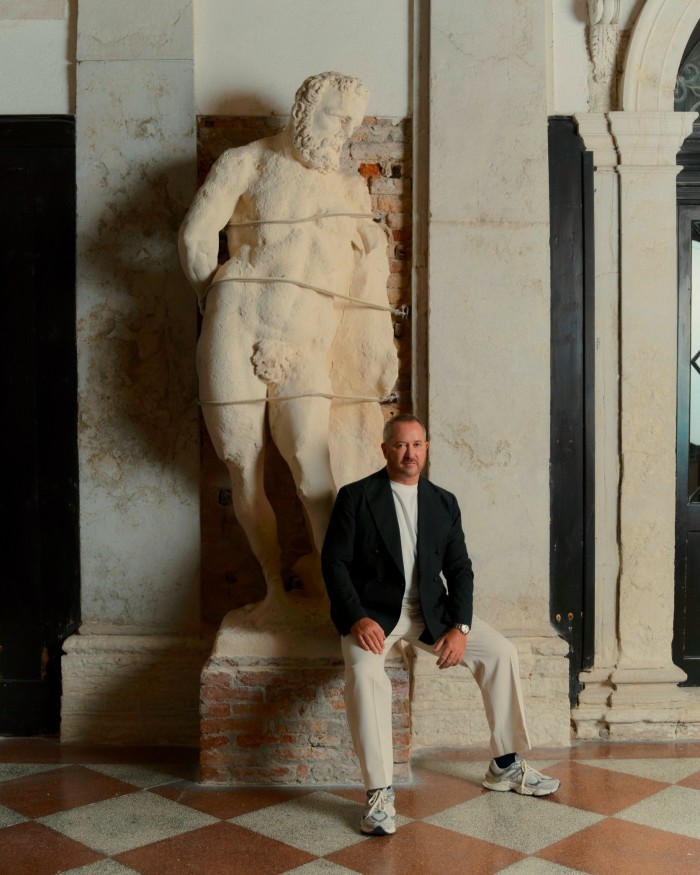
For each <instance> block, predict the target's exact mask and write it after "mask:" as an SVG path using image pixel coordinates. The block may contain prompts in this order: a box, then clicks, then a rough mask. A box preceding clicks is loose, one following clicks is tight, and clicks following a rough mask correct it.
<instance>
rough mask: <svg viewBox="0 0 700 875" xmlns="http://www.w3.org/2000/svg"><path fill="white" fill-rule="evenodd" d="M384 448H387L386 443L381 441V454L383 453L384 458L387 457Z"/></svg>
mask: <svg viewBox="0 0 700 875" xmlns="http://www.w3.org/2000/svg"><path fill="white" fill-rule="evenodd" d="M386 449H387V447H386V444H385V443H382V454H383V455H384V458H385V459H386V458H387V455H386Z"/></svg>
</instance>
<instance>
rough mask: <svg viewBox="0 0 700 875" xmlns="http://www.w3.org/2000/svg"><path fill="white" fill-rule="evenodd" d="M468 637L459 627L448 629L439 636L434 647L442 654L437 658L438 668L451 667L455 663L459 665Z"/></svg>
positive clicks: (435, 650) (435, 651)
mask: <svg viewBox="0 0 700 875" xmlns="http://www.w3.org/2000/svg"><path fill="white" fill-rule="evenodd" d="M468 637H469V636H468V635H465V634H464V633H463V632H460V631H459V629H448V630H447V632H445V634H444V635H441V636H440V637H439V638H438V640H437V641H436V642H435V646H434V647H433V652H434V653H439V654H440V655H439V656H438V660H437V666H438V668H451V667H452V666H453V665H459V663H460V662H461V661H462V657H463V656H464V651H465V649H466V647H467V638H468Z"/></svg>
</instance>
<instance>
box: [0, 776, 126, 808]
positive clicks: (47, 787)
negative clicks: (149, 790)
mask: <svg viewBox="0 0 700 875" xmlns="http://www.w3.org/2000/svg"><path fill="white" fill-rule="evenodd" d="M135 790H136V788H135V787H134V786H133V785H131V784H125V783H124V782H123V781H118V780H117V779H116V778H110V777H108V776H107V775H101V774H99V772H94V771H92V770H91V769H86V768H84V767H83V766H66V767H65V768H62V769H53V770H52V771H50V772H40V773H39V774H36V775H27V777H25V778H14V779H12V780H10V781H0V805H5V806H7V807H8V808H11V809H12V810H13V811H18V812H19V813H20V814H23V815H24V816H25V817H45V816H46V815H47V814H55V813H56V812H57V811H66V810H67V809H69V808H77V807H78V806H79V805H88V804H89V803H91V802H102V800H104V799H111V798H113V797H115V796H123V795H124V794H125V793H133V792H134V791H135Z"/></svg>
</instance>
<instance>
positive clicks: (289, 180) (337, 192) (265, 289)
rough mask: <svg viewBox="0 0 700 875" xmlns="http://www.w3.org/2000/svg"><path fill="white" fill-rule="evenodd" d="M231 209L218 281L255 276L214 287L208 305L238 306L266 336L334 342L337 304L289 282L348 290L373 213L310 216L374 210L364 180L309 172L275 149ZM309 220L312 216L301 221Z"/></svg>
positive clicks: (324, 343) (263, 157) (265, 156)
mask: <svg viewBox="0 0 700 875" xmlns="http://www.w3.org/2000/svg"><path fill="white" fill-rule="evenodd" d="M358 183H359V185H358ZM232 209H233V212H232V216H231V220H230V224H229V226H228V227H227V229H226V235H227V240H228V249H229V255H230V257H229V260H228V261H227V262H226V263H225V264H223V265H222V266H221V267H220V268H219V270H218V271H217V274H216V280H224V279H230V278H233V279H234V280H239V279H242V278H246V277H247V278H250V282H238V281H236V282H231V283H220V284H217V285H215V286H214V287H213V288H212V290H211V291H210V293H209V296H210V298H215V299H216V303H215V304H214V301H213V300H209V299H208V301H207V310H208V311H209V309H210V306H211V305H214V306H215V308H216V309H217V310H220V309H223V310H227V311H230V309H231V308H234V309H235V310H236V311H237V312H240V314H241V317H242V320H244V321H246V324H247V325H250V326H254V328H255V330H256V331H259V332H261V333H263V334H266V335H267V336H272V337H275V336H278V337H283V338H284V339H286V340H287V341H288V342H298V343H308V344H311V345H313V346H315V347H317V348H318V347H324V346H327V344H328V343H330V341H331V340H332V332H333V331H334V328H335V325H336V322H337V318H338V313H339V306H338V304H337V303H335V302H334V299H333V298H332V297H329V296H326V295H323V294H320V293H319V292H316V291H313V290H311V289H307V288H302V287H300V286H299V285H296V284H295V283H293V282H289V281H295V280H296V281H299V282H301V283H305V284H308V285H311V286H317V287H319V288H322V289H326V290H328V291H330V292H335V293H339V294H341V295H347V294H348V292H349V289H350V283H351V280H352V276H353V272H354V267H355V260H356V255H357V249H356V248H354V247H353V241H354V242H355V244H356V246H361V242H360V236H359V233H358V223H360V222H363V221H364V222H369V221H371V219H358V218H357V217H356V216H355V215H350V216H348V215H330V216H327V217H318V218H313V219H310V217H313V216H319V214H321V213H325V214H329V213H330V214H338V213H340V214H343V213H353V214H357V213H367V214H369V212H370V203H369V195H368V193H367V192H366V190H364V189H363V188H362V187H361V183H360V181H359V180H353V179H349V178H348V177H347V176H345V175H343V174H341V173H334V172H331V173H326V174H323V173H320V172H318V171H316V170H310V169H308V168H306V167H304V166H303V165H302V164H300V163H299V162H298V161H297V160H294V159H293V158H290V157H289V156H287V155H284V154H280V153H279V152H275V151H272V150H268V151H266V152H263V153H261V154H260V156H259V157H258V160H257V166H256V172H254V173H252V174H251V177H250V182H249V184H248V185H247V187H246V189H245V191H244V192H243V194H242V196H241V197H240V198H239V200H238V202H237V203H236V204H235V205H232ZM304 219H310V221H295V220H304ZM248 223H249V224H248ZM275 279H284V280H286V282H274V280H275ZM256 280H257V282H256ZM260 280H263V282H260ZM271 281H272V282H271Z"/></svg>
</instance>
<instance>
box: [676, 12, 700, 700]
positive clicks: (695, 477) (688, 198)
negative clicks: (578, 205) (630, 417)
mask: <svg viewBox="0 0 700 875" xmlns="http://www.w3.org/2000/svg"><path fill="white" fill-rule="evenodd" d="M675 109H676V110H677V111H679V112H697V111H699V110H700V21H699V22H698V24H697V25H696V26H695V29H694V30H693V33H692V35H691V37H690V40H689V41H688V45H687V47H686V50H685V52H684V54H683V59H682V61H681V64H680V67H679V71H678V79H677V84H676V91H675ZM678 163H679V164H680V165H681V167H682V170H681V172H680V173H679V175H678V194H677V198H678V401H677V411H678V412H677V445H676V597H675V621H674V635H673V658H674V662H675V663H676V665H678V666H680V667H681V668H682V669H683V670H684V671H685V672H686V674H687V675H688V680H687V681H686V682H685V684H684V685H687V686H700V470H699V468H700V122H698V121H696V122H695V124H694V128H693V132H692V134H691V135H690V136H689V137H688V138H687V139H686V140H685V142H684V143H683V147H682V149H681V151H680V152H679V154H678Z"/></svg>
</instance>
